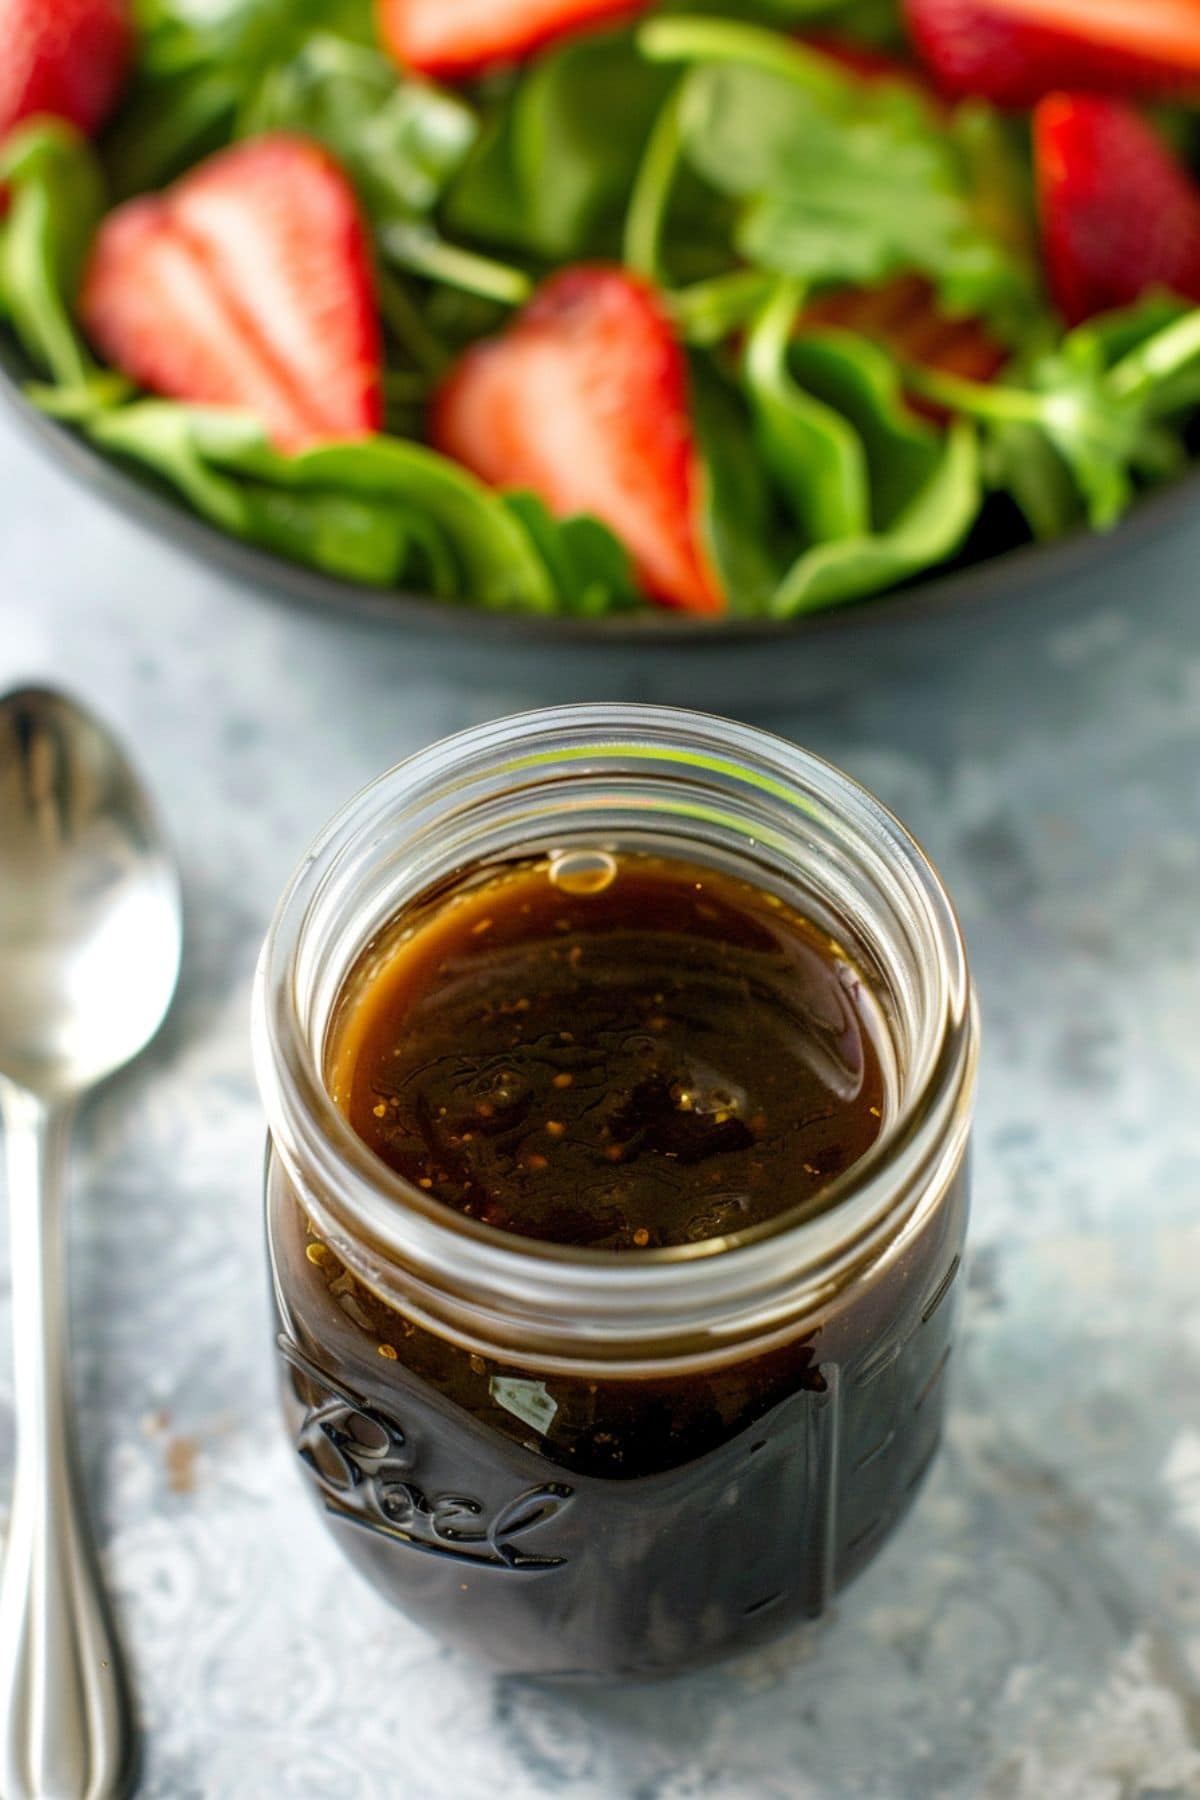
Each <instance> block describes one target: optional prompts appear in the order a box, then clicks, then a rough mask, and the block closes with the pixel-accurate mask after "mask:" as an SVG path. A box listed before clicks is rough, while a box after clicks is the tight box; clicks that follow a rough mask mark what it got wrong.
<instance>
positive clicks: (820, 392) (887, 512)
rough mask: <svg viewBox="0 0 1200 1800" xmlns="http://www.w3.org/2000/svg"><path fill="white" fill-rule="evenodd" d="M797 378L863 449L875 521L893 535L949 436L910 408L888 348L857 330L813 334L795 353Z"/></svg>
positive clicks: (797, 345) (793, 361)
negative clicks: (843, 422) (849, 429)
mask: <svg viewBox="0 0 1200 1800" xmlns="http://www.w3.org/2000/svg"><path fill="white" fill-rule="evenodd" d="M791 367H792V371H793V374H794V376H795V379H796V380H797V382H798V383H799V384H800V386H801V387H802V388H803V389H804V390H805V392H807V393H808V394H810V395H812V396H814V397H815V398H816V399H818V400H820V401H822V402H823V403H824V404H825V405H826V406H827V407H830V408H831V409H833V410H834V411H836V412H837V413H838V414H839V415H840V416H841V417H842V418H844V419H845V420H846V421H847V422H848V423H849V425H850V426H851V427H852V429H853V430H854V432H855V433H856V435H857V437H858V440H859V442H860V444H861V445H862V448H863V456H864V459H865V462H866V471H867V484H868V490H869V493H870V522H871V524H872V526H873V527H874V529H875V530H876V531H886V530H888V529H889V528H890V527H891V525H892V524H893V522H894V521H895V520H896V519H897V518H898V517H899V516H900V514H901V513H902V512H904V511H905V510H906V509H907V508H908V507H909V506H910V505H911V503H912V500H913V498H914V496H915V495H916V494H917V493H918V492H919V491H920V489H921V488H922V487H924V485H925V484H926V483H927V482H928V481H929V480H930V479H931V478H932V477H933V475H934V474H935V472H936V470H937V467H938V465H939V463H940V461H941V459H942V456H943V454H944V451H945V434H944V432H942V431H941V430H939V429H937V428H936V427H935V426H933V425H931V424H930V423H929V422H928V420H926V419H922V418H920V417H918V415H917V414H916V413H914V412H913V410H912V408H911V407H910V406H909V404H908V400H907V397H906V395H905V393H904V388H903V384H902V381H901V377H900V371H899V369H898V368H897V366H896V363H895V361H894V360H893V358H892V357H891V356H889V355H888V354H887V352H886V351H884V350H881V349H879V347H878V346H877V345H875V344H873V343H871V342H870V341H869V340H868V339H867V338H864V337H860V336H858V335H857V333H854V332H849V331H838V330H829V329H825V330H822V331H819V332H814V331H806V332H805V333H804V334H803V335H802V336H801V337H799V338H798V339H797V340H796V342H795V343H794V344H793V345H792V349H791Z"/></svg>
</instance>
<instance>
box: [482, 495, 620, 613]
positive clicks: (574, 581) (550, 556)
mask: <svg viewBox="0 0 1200 1800" xmlns="http://www.w3.org/2000/svg"><path fill="white" fill-rule="evenodd" d="M504 500H505V504H506V505H507V506H508V507H509V509H510V510H511V511H512V512H513V513H515V514H516V516H517V518H518V519H519V520H520V521H521V524H522V525H523V526H524V528H525V530H526V531H527V532H528V533H529V536H530V538H531V539H532V540H533V542H534V544H535V545H536V546H537V550H538V553H539V555H540V556H541V558H542V561H543V562H544V563H545V565H546V568H547V570H548V571H549V573H550V577H551V579H552V581H553V582H554V585H555V589H556V591H557V595H558V599H559V600H560V602H561V603H562V608H563V610H564V611H565V612H572V613H577V614H579V615H580V616H581V617H584V618H598V617H601V616H602V615H604V614H607V613H612V612H623V611H627V610H628V609H629V608H631V607H635V606H637V605H638V604H639V602H641V601H642V599H643V596H642V594H641V592H640V590H639V588H638V585H637V582H636V581H635V579H634V575H633V569H632V566H631V564H630V560H629V555H628V552H627V551H626V549H625V547H624V545H623V544H622V543H620V541H619V540H618V539H617V538H616V537H615V536H614V535H613V533H612V532H611V531H610V530H609V528H608V526H607V525H604V524H602V523H601V521H600V520H599V519H594V518H591V517H590V516H588V515H587V514H580V515H578V516H577V517H574V518H569V519H556V518H554V516H553V515H552V514H551V512H550V511H549V509H548V508H547V506H546V505H545V503H544V502H543V501H542V500H541V498H540V497H539V496H538V495H537V494H531V493H509V494H505V496H504Z"/></svg>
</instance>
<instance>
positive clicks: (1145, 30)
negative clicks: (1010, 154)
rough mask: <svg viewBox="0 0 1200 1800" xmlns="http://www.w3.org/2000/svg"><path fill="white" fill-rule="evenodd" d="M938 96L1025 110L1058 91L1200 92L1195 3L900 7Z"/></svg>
mask: <svg viewBox="0 0 1200 1800" xmlns="http://www.w3.org/2000/svg"><path fill="white" fill-rule="evenodd" d="M904 10H905V13H906V16H907V19H908V27H909V31H910V32H911V34H912V38H913V42H914V43H915V45H916V47H917V49H918V51H919V52H920V54H921V56H922V58H923V59H924V61H925V62H926V63H927V64H928V66H929V68H930V70H931V71H932V73H933V75H934V77H935V79H936V80H937V82H938V85H939V86H940V87H941V88H942V89H943V91H944V92H946V93H948V94H951V95H954V96H958V95H965V94H978V95H980V96H981V97H982V98H983V99H985V100H993V101H995V102H996V104H997V105H999V106H1032V105H1033V104H1034V103H1035V101H1037V100H1040V99H1041V97H1042V95H1043V94H1047V93H1050V92H1052V91H1053V90H1054V89H1057V88H1069V89H1073V90H1076V91H1087V92H1092V93H1112V94H1131V95H1132V94H1155V93H1170V92H1172V91H1176V90H1178V89H1181V88H1187V87H1189V86H1190V87H1194V88H1198V89H1200V0H904Z"/></svg>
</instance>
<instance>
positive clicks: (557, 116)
mask: <svg viewBox="0 0 1200 1800" xmlns="http://www.w3.org/2000/svg"><path fill="white" fill-rule="evenodd" d="M672 79H673V78H672V76H671V74H670V73H669V71H666V70H663V69H661V68H657V67H655V66H654V65H653V64H650V63H647V62H646V61H645V59H644V58H643V57H641V56H639V55H638V53H637V50H636V49H635V47H634V43H633V39H632V37H631V36H630V35H629V34H628V33H620V34H610V33H605V34H600V35H597V36H587V37H583V38H580V39H578V40H576V41H572V42H568V43H566V44H565V45H563V46H562V47H561V48H559V49H556V50H552V51H550V52H549V53H548V54H547V55H544V56H541V57H539V58H537V59H535V60H534V61H533V62H532V63H531V64H530V65H529V66H528V68H527V70H526V71H525V72H524V73H523V74H522V75H521V77H520V79H519V80H517V81H516V82H515V83H514V84H513V86H512V88H511V91H510V92H509V94H508V95H507V96H506V98H504V99H503V100H502V101H501V103H500V105H499V107H498V108H497V110H496V112H495V113H494V115H493V116H492V118H491V120H490V122H489V125H488V127H487V130H486V132H485V135H484V137H483V138H482V139H481V141H480V143H479V145H478V148H477V149H476V151H475V153H474V155H473V156H472V157H471V159H470V161H469V162H468V163H467V165H466V167H465V169H464V170H463V171H462V173H461V175H459V177H458V178H457V180H456V181H455V182H454V183H453V185H452V186H451V188H450V191H449V193H448V194H447V196H446V204H445V213H444V217H445V222H446V224H447V226H448V227H449V229H450V230H452V231H454V232H458V233H463V234H465V235H466V236H468V237H471V238H474V239H477V240H480V241H482V242H485V243H497V244H504V245H508V246H511V247H513V248H515V249H517V250H520V251H524V252H526V253H528V254H529V255H532V256H536V257H541V258H545V259H546V260H547V261H551V262H553V261H569V260H572V259H573V258H576V257H579V256H582V255H584V254H588V255H599V254H607V253H610V252H613V251H615V250H616V248H617V246H618V243H619V236H620V231H619V225H620V216H621V209H622V205H623V202H624V199H625V196H626V194H627V193H628V190H629V188H630V186H631V184H632V182H633V179H634V176H635V174H636V172H637V168H638V164H639V162H640V160H641V156H642V152H643V148H644V146H645V143H646V140H647V139H648V137H649V134H650V130H651V127H652V126H653V123H654V120H655V117H656V115H657V113H658V110H659V107H660V106H661V105H662V102H663V100H664V99H665V97H666V95H667V93H668V91H669V90H670V87H671V85H672Z"/></svg>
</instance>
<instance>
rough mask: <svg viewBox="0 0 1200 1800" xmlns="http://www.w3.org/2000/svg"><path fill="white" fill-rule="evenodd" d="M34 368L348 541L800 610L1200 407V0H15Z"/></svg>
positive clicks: (109, 437) (15, 107)
mask: <svg viewBox="0 0 1200 1800" xmlns="http://www.w3.org/2000/svg"><path fill="white" fill-rule="evenodd" d="M0 36H2V37H3V40H4V42H5V43H6V44H8V45H10V46H11V50H10V51H7V52H6V62H5V65H4V67H3V68H0V197H2V200H3V211H2V212H0V331H3V332H4V333H6V334H7V335H8V336H9V338H10V340H11V341H15V343H16V345H17V346H19V350H20V356H21V362H22V368H23V371H24V373H25V375H26V377H27V380H26V381H25V391H26V393H27V395H28V397H29V399H30V400H31V401H32V402H33V404H34V405H36V406H37V407H38V408H39V409H41V410H42V411H43V412H44V413H46V414H48V415H50V416H52V417H53V418H55V419H57V420H59V421H63V422H65V423H66V424H67V425H68V426H69V427H70V428H71V429H72V430H73V431H75V432H77V433H79V434H81V436H82V437H83V438H84V439H85V440H86V441H87V442H88V443H89V444H90V445H91V446H92V447H94V449H95V451H96V452H98V453H99V454H101V455H103V456H105V457H108V458H112V459H113V460H114V461H116V462H119V463H121V464H122V465H124V466H129V465H134V466H136V467H138V468H139V469H141V470H142V471H143V472H144V473H145V475H146V476H147V477H148V478H150V479H152V480H153V481H154V482H156V483H158V484H160V485H165V486H166V487H167V488H168V489H169V490H170V491H172V492H173V493H174V494H175V495H176V496H177V497H178V499H179V500H180V502H181V503H182V504H184V505H185V506H187V507H188V508H190V509H192V510H193V511H194V512H195V513H197V514H199V515H200V516H201V517H202V518H204V519H205V520H207V521H208V522H209V523H210V524H211V525H214V526H216V527H217V528H218V529H219V530H221V531H222V532H225V533H227V534H229V536H230V537H232V538H235V539H239V540H241V541H243V542H245V543H248V544H251V545H254V546H256V547H258V548H259V549H265V550H267V551H270V552H273V553H274V554H275V555H277V556H279V557H282V558H284V559H286V560H287V561H289V562H291V563H295V564H300V565H304V566H307V567H309V568H311V569H315V570H318V571H322V572H324V573H325V574H329V575H333V576H336V577H338V578H340V579H341V580H343V581H349V582H352V583H361V584H364V585H365V586H367V587H370V588H373V589H385V590H395V591H396V592H397V593H409V594H412V593H419V594H424V595H429V596H433V597H435V598H437V599H439V600H443V601H445V602H447V603H455V602H458V603H463V604H469V605H475V606H479V607H485V608H491V609H498V610H510V611H515V612H524V613H530V614H546V615H553V614H562V615H573V616H575V617H577V618H578V617H581V616H583V617H593V618H594V617H601V616H605V615H609V614H626V613H634V612H636V611H639V610H641V611H643V612H644V611H647V610H648V609H654V608H661V609H668V610H669V611H672V612H674V613H676V614H690V615H694V616H695V617H697V618H700V617H703V618H705V619H714V620H721V619H725V620H730V619H732V620H746V619H770V620H775V621H783V620H788V619H794V618H797V617H799V616H800V615H803V614H806V613H811V612H814V611H818V610H821V609H825V608H829V607H833V606H837V605H840V604H843V603H845V602H850V601H861V600H864V599H867V598H869V597H870V596H872V595H877V594H880V593H883V592H884V591H886V590H889V589H892V588H894V587H896V586H897V585H900V584H904V583H907V582H911V581H913V580H915V579H917V578H919V577H921V576H924V575H927V574H929V573H931V572H934V571H936V570H938V569H940V568H942V567H943V566H945V565H948V564H951V563H954V562H956V561H957V560H959V559H961V558H962V557H963V556H964V555H967V556H969V555H970V554H971V553H972V548H973V546H975V545H977V544H978V543H979V542H981V540H982V538H983V537H984V536H985V535H986V536H987V537H988V538H989V541H992V542H994V540H995V537H996V533H997V521H999V522H1000V529H1001V532H1002V534H1003V535H1004V536H1005V540H1006V541H1008V542H1011V543H1014V544H1015V543H1017V542H1020V541H1022V540H1026V541H1027V540H1029V539H1035V540H1045V539H1051V538H1056V537H1062V536H1065V535H1067V534H1070V533H1073V532H1076V531H1080V530H1087V529H1092V530H1095V531H1104V530H1106V529H1108V528H1110V527H1111V526H1112V525H1114V524H1115V523H1116V522H1117V521H1118V520H1119V519H1120V518H1121V517H1122V516H1123V515H1124V514H1125V513H1126V512H1127V511H1128V509H1129V508H1130V507H1131V506H1133V505H1134V504H1135V503H1136V502H1137V500H1138V498H1139V496H1140V495H1141V494H1142V493H1143V492H1144V491H1145V490H1146V489H1148V488H1149V487H1152V486H1154V485H1156V484H1161V483H1165V482H1167V481H1169V480H1170V479H1171V478H1172V476H1173V475H1175V474H1177V473H1178V471H1179V470H1180V469H1181V468H1182V467H1184V466H1185V465H1186V462H1187V460H1188V454H1189V432H1190V430H1191V428H1192V426H1193V424H1194V421H1195V419H1196V415H1197V408H1200V180H1198V179H1197V176H1196V174H1195V173H1194V172H1193V166H1192V165H1193V163H1194V162H1196V161H1197V156H1196V152H1197V150H1200V137H1198V134H1197V126H1198V123H1200V0H749V3H745V0H744V3H743V4H741V5H739V6H738V7H736V8H734V7H730V6H729V5H728V3H726V4H725V5H723V6H722V5H719V4H709V3H706V0H690V3H689V0H685V3H683V4H674V3H658V4H655V3H653V0H640V3H639V0H378V3H377V4H375V5H372V4H370V3H369V0H0Z"/></svg>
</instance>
